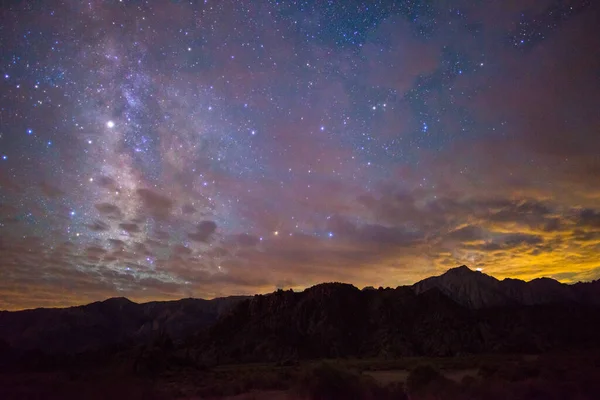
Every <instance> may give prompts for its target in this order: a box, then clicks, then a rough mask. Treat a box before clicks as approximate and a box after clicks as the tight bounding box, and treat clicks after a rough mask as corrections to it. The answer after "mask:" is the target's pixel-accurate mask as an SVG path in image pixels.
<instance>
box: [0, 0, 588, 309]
mask: <svg viewBox="0 0 600 400" xmlns="http://www.w3.org/2000/svg"><path fill="white" fill-rule="evenodd" d="M599 18H600V6H599V5H598V4H596V3H595V2H591V1H578V0H572V1H553V0H520V1H517V0H510V1H495V0H485V1H467V0H456V1H432V2H425V1H416V0H414V1H398V2H391V1H390V2H383V1H376V2H350V1H329V2H325V1H313V2H308V1H307V2H288V1H256V2H242V1H237V2H236V1H210V0H208V1H202V2H196V1H189V2H179V1H126V0H123V1H87V2H85V1H61V2H58V1H47V2H22V1H12V2H5V3H4V5H3V8H2V14H1V23H0V37H1V38H2V40H1V44H0V46H1V48H0V50H1V51H0V57H1V59H0V72H1V73H2V79H1V82H0V106H1V110H0V117H1V127H0V308H5V309H18V308H24V307H37V306H55V305H71V304H78V303H82V302H86V301H94V300H100V299H104V298H106V297H110V296H127V297H130V298H132V299H134V300H139V301H143V300H149V299H173V298H181V297H186V296H193V297H204V298H211V297H215V296H221V295H230V294H247V293H257V292H267V291H272V290H274V289H276V288H295V289H301V288H303V287H307V286H309V285H313V284H316V283H320V282H323V281H344V282H349V283H353V284H355V285H358V286H361V285H363V286H364V285H374V286H380V285H381V286H396V285H399V284H409V283H412V282H414V281H415V280H417V279H420V278H423V277H425V276H428V275H431V274H435V273H438V272H441V271H443V270H445V269H447V268H449V267H453V266H456V265H460V264H467V265H469V266H471V267H472V268H482V269H483V270H484V271H485V272H489V273H491V274H493V275H495V276H498V277H517V278H524V279H531V278H535V277H540V276H552V277H554V278H556V279H559V280H562V281H566V282H570V281H577V280H590V279H597V278H598V277H599V276H600V260H599V258H598V254H600V185H599V184H598V182H600V180H599V177H600V113H599V112H598V109H599V106H600V76H599V75H598V71H599V70H600V54H599V53H600V35H598V32H597V30H596V29H595V28H596V27H595V25H596V21H598V20H599Z"/></svg>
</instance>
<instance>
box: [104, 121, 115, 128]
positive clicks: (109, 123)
mask: <svg viewBox="0 0 600 400" xmlns="http://www.w3.org/2000/svg"><path fill="white" fill-rule="evenodd" d="M106 126H107V127H108V128H114V127H115V123H114V122H113V121H108V122H107V123H106Z"/></svg>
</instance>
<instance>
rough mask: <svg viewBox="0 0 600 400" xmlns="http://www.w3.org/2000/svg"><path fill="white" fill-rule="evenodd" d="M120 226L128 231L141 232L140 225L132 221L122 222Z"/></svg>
mask: <svg viewBox="0 0 600 400" xmlns="http://www.w3.org/2000/svg"><path fill="white" fill-rule="evenodd" d="M119 228H121V229H123V230H124V231H125V232H127V233H139V232H140V227H139V225H137V224H132V223H121V224H119Z"/></svg>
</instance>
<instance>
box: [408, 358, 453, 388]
mask: <svg viewBox="0 0 600 400" xmlns="http://www.w3.org/2000/svg"><path fill="white" fill-rule="evenodd" d="M444 379H445V378H444V377H443V376H442V374H441V373H440V372H439V371H438V370H437V369H435V368H434V367H432V366H431V365H420V366H418V367H416V368H415V369H413V370H412V371H411V372H410V374H409V375H408V377H407V378H406V388H407V390H408V393H409V394H415V393H422V392H424V391H425V389H427V388H429V387H431V386H432V385H434V384H435V383H437V382H439V381H442V380H444Z"/></svg>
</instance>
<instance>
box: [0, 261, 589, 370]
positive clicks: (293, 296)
mask: <svg viewBox="0 0 600 400" xmlns="http://www.w3.org/2000/svg"><path fill="white" fill-rule="evenodd" d="M599 331H600V281H594V282H587V283H577V284H574V285H566V284H562V283H560V282H557V281H555V280H552V279H548V278H542V279H535V280H533V281H530V282H524V281H520V280H516V279H504V280H498V279H496V278H493V277H491V276H489V275H486V274H484V273H482V272H478V271H472V270H471V269H469V268H468V267H466V266H461V267H458V268H453V269H451V270H449V271H447V272H446V273H445V274H443V275H441V276H436V277H431V278H427V279H425V280H422V281H420V282H418V283H416V284H414V285H412V286H399V287H397V288H386V289H384V288H379V289H372V288H371V289H368V288H365V289H363V290H360V289H358V288H356V287H354V286H352V285H348V284H343V283H324V284H320V285H316V286H313V287H311V288H308V289H306V290H304V291H302V292H293V291H291V290H288V291H284V290H278V291H276V292H274V293H271V294H267V295H255V296H251V297H244V296H238V297H225V298H218V299H214V300H202V299H182V300H178V301H166V302H151V303H145V304H137V303H134V302H131V301H129V300H128V299H125V298H112V299H108V300H106V301H102V302H96V303H92V304H88V305H84V306H77V307H69V308H62V309H35V310H24V311H16V312H8V311H3V312H0V355H1V353H2V352H3V351H4V352H7V351H10V352H12V353H14V352H18V351H25V352H27V351H28V352H31V351H38V352H43V353H46V354H64V353H71V354H73V353H82V352H86V351H91V350H95V349H96V350H97V349H102V348H108V347H110V346H116V345H130V346H139V345H148V344H149V343H152V342H153V341H154V342H156V338H157V337H159V336H160V337H168V338H169V342H171V341H172V342H173V343H175V347H176V348H178V349H180V350H184V351H185V352H186V354H187V355H188V356H189V357H193V358H194V360H195V361H197V362H202V363H212V364H214V363H217V364H219V363H235V362H255V361H282V360H288V359H306V358H335V357H354V356H356V357H398V356H418V355H435V356H447V355H456V354H464V353H490V352H540V351H547V350H552V349H568V348H569V349H570V348H574V347H580V348H589V347H597V345H598V344H600V338H598V335H597V332H599Z"/></svg>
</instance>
